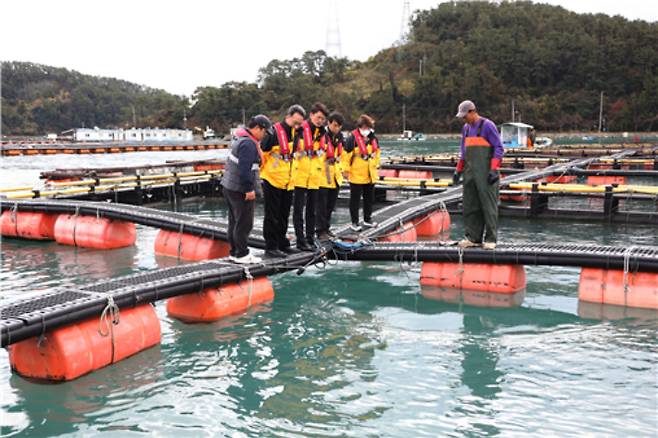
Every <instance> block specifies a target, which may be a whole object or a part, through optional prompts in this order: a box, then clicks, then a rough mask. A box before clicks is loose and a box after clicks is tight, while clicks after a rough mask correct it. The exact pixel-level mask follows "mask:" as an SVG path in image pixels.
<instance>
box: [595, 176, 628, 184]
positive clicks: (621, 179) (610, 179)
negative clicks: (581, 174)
mask: <svg viewBox="0 0 658 438" xmlns="http://www.w3.org/2000/svg"><path fill="white" fill-rule="evenodd" d="M626 181H627V179H626V177H625V176H599V175H592V176H588V177H587V184H589V185H591V186H609V185H611V184H618V185H626Z"/></svg>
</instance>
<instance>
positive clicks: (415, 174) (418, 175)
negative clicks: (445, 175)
mask: <svg viewBox="0 0 658 438" xmlns="http://www.w3.org/2000/svg"><path fill="white" fill-rule="evenodd" d="M398 178H403V179H433V178H434V175H433V174H432V171H431V170H400V172H399V173H398Z"/></svg>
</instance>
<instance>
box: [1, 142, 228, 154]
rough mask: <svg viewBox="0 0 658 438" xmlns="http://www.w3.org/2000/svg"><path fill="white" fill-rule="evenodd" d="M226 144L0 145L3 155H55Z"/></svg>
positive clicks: (223, 146) (207, 147)
mask: <svg viewBox="0 0 658 438" xmlns="http://www.w3.org/2000/svg"><path fill="white" fill-rule="evenodd" d="M227 148H228V144H227V143H225V142H219V141H209V140H205V141H196V142H193V143H168V142H150V143H149V142H144V143H142V142H140V143H124V142H121V143H100V142H99V143H48V142H25V143H7V144H5V143H4V142H3V144H2V145H0V152H1V153H2V155H3V156H18V155H55V154H117V153H125V152H160V151H164V152H167V151H205V150H211V149H227Z"/></svg>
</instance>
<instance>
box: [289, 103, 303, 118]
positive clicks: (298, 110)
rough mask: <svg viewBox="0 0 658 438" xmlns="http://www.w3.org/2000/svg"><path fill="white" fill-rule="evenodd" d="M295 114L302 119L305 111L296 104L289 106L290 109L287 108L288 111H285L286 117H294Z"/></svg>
mask: <svg viewBox="0 0 658 438" xmlns="http://www.w3.org/2000/svg"><path fill="white" fill-rule="evenodd" d="M295 114H299V115H301V116H302V117H306V110H305V109H304V107H303V106H301V105H298V104H294V105H291V106H290V108H288V111H286V115H287V116H294V115H295Z"/></svg>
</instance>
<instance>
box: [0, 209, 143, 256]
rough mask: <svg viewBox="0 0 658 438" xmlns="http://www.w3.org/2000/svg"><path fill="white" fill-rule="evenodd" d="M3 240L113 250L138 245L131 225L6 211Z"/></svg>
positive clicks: (0, 226) (0, 219)
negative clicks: (46, 242)
mask: <svg viewBox="0 0 658 438" xmlns="http://www.w3.org/2000/svg"><path fill="white" fill-rule="evenodd" d="M0 231H1V232H2V236H4V237H21V238H24V239H33V240H55V241H56V242H57V243H60V244H62V245H73V246H79V247H83V248H97V249H113V248H123V247H125V246H131V245H134V244H135V240H136V238H137V232H136V227H135V224H134V223H132V222H126V221H120V220H116V219H108V218H98V217H95V216H79V215H70V214H54V213H34V212H27V211H17V212H14V211H9V210H7V211H4V212H3V213H2V216H0Z"/></svg>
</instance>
